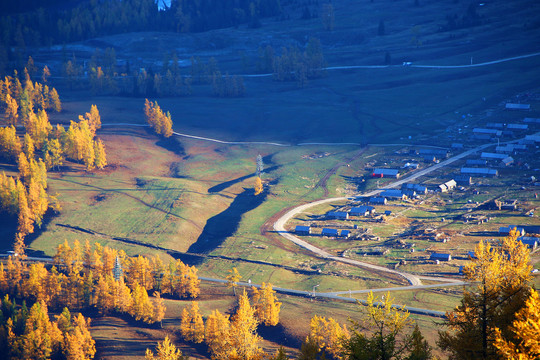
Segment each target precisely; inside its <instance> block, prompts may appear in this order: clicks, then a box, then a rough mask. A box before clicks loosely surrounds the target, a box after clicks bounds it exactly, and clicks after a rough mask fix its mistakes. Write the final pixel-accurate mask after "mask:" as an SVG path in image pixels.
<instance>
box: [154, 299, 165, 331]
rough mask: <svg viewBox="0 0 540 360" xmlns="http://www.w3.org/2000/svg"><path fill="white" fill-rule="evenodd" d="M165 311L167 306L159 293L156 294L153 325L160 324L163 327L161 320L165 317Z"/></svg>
mask: <svg viewBox="0 0 540 360" xmlns="http://www.w3.org/2000/svg"><path fill="white" fill-rule="evenodd" d="M165 311H167V309H166V308H165V304H164V303H163V299H162V298H161V295H160V294H159V292H157V291H155V292H154V312H153V314H152V322H153V323H160V327H161V320H163V318H164V317H165Z"/></svg>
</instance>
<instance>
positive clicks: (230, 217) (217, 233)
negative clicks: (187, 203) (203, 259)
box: [188, 189, 268, 254]
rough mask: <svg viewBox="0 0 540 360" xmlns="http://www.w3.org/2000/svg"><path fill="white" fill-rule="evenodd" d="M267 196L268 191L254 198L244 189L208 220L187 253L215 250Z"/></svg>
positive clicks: (252, 194)
mask: <svg viewBox="0 0 540 360" xmlns="http://www.w3.org/2000/svg"><path fill="white" fill-rule="evenodd" d="M267 195H268V190H265V191H264V192H263V193H262V194H259V195H257V196H255V195H254V190H253V189H244V191H243V192H242V193H240V194H238V195H237V196H236V198H235V199H234V201H233V202H232V203H231V205H230V206H229V207H228V208H227V209H226V210H225V211H223V212H221V213H219V214H217V215H215V216H213V217H211V218H210V219H208V221H207V222H206V225H205V226H204V229H203V231H202V233H201V235H200V236H199V238H198V239H197V241H196V242H195V243H194V244H192V245H191V246H190V247H189V250H188V252H190V253H196V254H197V253H198V254H200V253H209V252H211V251H212V250H214V249H216V248H217V247H218V246H219V245H221V244H222V243H223V241H224V240H225V239H226V238H228V237H229V236H232V235H233V234H234V233H235V232H236V229H237V228H238V224H239V223H240V220H241V219H242V216H243V215H244V214H245V213H246V212H248V211H251V210H253V209H255V208H256V207H257V206H259V205H260V204H262V203H263V202H264V201H265V200H266V196H267Z"/></svg>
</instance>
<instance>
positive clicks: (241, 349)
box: [227, 290, 264, 360]
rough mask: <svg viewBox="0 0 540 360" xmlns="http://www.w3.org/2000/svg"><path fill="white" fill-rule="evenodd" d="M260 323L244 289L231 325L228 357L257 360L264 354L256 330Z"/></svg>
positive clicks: (240, 359) (239, 359)
mask: <svg viewBox="0 0 540 360" xmlns="http://www.w3.org/2000/svg"><path fill="white" fill-rule="evenodd" d="M258 325H259V323H258V321H257V318H256V317H255V310H254V309H253V307H252V306H251V304H250V303H249V298H248V296H247V294H246V292H245V290H244V292H243V294H241V295H240V297H239V299H238V309H237V310H236V313H235V314H234V315H233V317H232V321H231V325H230V333H229V334H230V336H229V343H230V346H229V348H228V357H227V359H235V360H236V359H238V360H255V359H259V358H261V357H262V356H263V354H264V352H263V350H262V349H261V348H260V347H259V346H258V343H259V341H260V340H261V338H260V336H259V335H257V332H256V330H257V326H258Z"/></svg>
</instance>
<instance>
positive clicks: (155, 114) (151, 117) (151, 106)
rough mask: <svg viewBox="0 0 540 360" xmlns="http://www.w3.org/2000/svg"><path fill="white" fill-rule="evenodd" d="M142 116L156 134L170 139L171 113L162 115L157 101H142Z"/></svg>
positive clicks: (171, 132) (171, 131)
mask: <svg viewBox="0 0 540 360" xmlns="http://www.w3.org/2000/svg"><path fill="white" fill-rule="evenodd" d="M144 116H145V118H146V121H147V122H148V125H150V126H151V127H152V129H154V131H155V132H156V134H158V135H163V137H166V138H168V137H170V136H171V135H172V134H173V130H172V124H173V123H172V119H171V113H170V112H168V111H167V113H164V112H163V110H161V107H160V106H159V105H158V103H157V101H154V102H152V101H149V100H148V99H145V101H144Z"/></svg>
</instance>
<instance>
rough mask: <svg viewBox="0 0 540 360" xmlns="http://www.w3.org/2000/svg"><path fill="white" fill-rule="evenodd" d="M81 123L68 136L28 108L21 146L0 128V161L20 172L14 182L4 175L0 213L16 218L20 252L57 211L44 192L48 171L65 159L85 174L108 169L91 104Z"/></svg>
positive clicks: (8, 130)
mask: <svg viewBox="0 0 540 360" xmlns="http://www.w3.org/2000/svg"><path fill="white" fill-rule="evenodd" d="M25 92H26V90H25ZM7 96H9V94H8V95H7ZM79 120H80V121H79V123H76V122H73V121H72V122H71V125H70V127H69V129H68V131H65V129H64V127H63V126H61V125H57V126H56V127H55V128H53V127H52V125H51V123H50V122H49V117H48V114H47V112H46V111H45V109H40V110H39V112H38V113H37V114H36V113H34V111H33V108H32V106H30V108H29V112H28V113H27V114H26V115H25V116H24V117H23V126H24V130H25V133H24V137H23V142H22V143H21V140H20V138H19V136H18V135H17V131H16V128H15V127H14V126H13V125H11V126H9V127H4V128H0V156H1V157H3V158H4V159H6V160H8V161H12V162H15V163H17V165H18V170H19V174H18V177H16V178H15V177H8V176H6V174H4V173H3V174H2V175H1V176H0V210H2V211H4V212H6V213H8V214H10V215H17V216H18V228H17V235H16V248H17V249H16V251H17V252H19V251H21V249H22V248H23V247H24V243H23V240H24V237H25V236H26V235H28V234H30V233H32V232H33V231H34V225H37V226H41V223H42V220H43V217H44V215H45V213H46V212H47V210H48V208H49V204H50V203H51V204H53V205H54V206H53V208H54V209H55V210H59V206H58V202H57V200H56V198H55V197H52V196H49V195H47V192H46V189H47V168H48V169H51V168H58V167H59V166H61V165H62V164H63V161H64V159H65V158H66V157H67V158H70V159H72V160H75V161H82V162H84V164H85V166H86V169H87V170H92V169H94V168H95V167H97V168H99V169H102V168H103V167H104V166H105V165H106V164H107V160H106V153H105V147H104V145H103V142H101V140H99V139H98V140H94V136H95V131H96V129H98V128H99V127H100V126H101V119H100V115H99V111H98V110H97V107H96V106H95V105H92V108H91V110H90V112H89V113H86V114H85V115H84V116H80V117H79ZM43 159H44V160H43Z"/></svg>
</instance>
